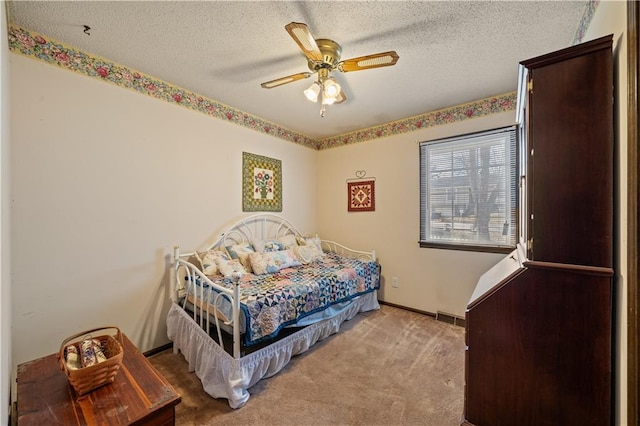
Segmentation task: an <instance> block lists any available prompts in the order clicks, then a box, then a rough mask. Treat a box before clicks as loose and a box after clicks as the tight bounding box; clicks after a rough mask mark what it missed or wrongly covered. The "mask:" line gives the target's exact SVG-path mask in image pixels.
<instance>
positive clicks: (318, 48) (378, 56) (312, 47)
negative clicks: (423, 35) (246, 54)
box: [260, 22, 399, 117]
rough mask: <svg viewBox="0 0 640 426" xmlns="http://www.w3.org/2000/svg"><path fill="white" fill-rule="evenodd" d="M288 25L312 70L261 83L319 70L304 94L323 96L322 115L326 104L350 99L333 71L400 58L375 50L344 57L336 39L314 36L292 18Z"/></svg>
mask: <svg viewBox="0 0 640 426" xmlns="http://www.w3.org/2000/svg"><path fill="white" fill-rule="evenodd" d="M285 29H286V30H287V32H288V33H289V35H291V37H292V38H293V39H294V40H295V42H296V43H297V44H298V46H300V49H302V52H303V53H304V55H305V56H306V57H307V61H308V63H307V65H308V66H309V69H310V70H311V71H310V72H309V71H307V72H300V73H297V74H292V75H288V76H286V77H280V78H277V79H275V80H271V81H267V82H264V83H262V84H261V85H260V86H262V87H263V88H265V89H272V88H274V87H278V86H282V85H283V84H287V83H292V82H294V81H298V80H302V79H305V78H309V77H311V76H312V75H313V74H316V73H317V74H318V79H317V81H315V82H314V83H313V84H312V85H311V86H310V87H309V88H308V89H306V90H305V91H304V94H305V96H306V97H307V99H309V100H310V101H312V102H317V101H318V97H320V99H321V104H322V108H321V110H320V116H321V117H324V114H325V106H326V105H332V104H334V103H341V102H344V101H345V100H346V99H347V97H346V95H345V94H344V92H343V90H342V88H341V87H340V85H339V84H338V82H337V81H336V80H335V78H334V77H332V76H331V72H332V71H335V70H338V71H340V72H351V71H361V70H368V69H371V68H379V67H389V66H392V65H395V64H396V62H398V58H399V56H398V54H397V53H396V52H395V51H389V52H382V53H375V54H373V55H366V56H359V57H357V58H351V59H345V60H342V61H341V60H340V55H341V53H342V47H340V45H339V44H338V43H336V42H335V41H333V40H329V39H326V38H319V39H314V38H313V36H312V35H311V32H310V31H309V28H308V27H307V25H306V24H302V23H298V22H291V23H290V24H288V25H285Z"/></svg>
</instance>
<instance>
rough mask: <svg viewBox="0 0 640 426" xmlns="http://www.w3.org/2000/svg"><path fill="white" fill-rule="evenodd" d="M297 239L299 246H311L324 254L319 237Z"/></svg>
mask: <svg viewBox="0 0 640 426" xmlns="http://www.w3.org/2000/svg"><path fill="white" fill-rule="evenodd" d="M297 239H298V244H300V245H301V246H309V245H313V246H316V247H317V249H318V250H320V252H321V253H324V251H322V243H321V241H320V238H319V237H298V238H297Z"/></svg>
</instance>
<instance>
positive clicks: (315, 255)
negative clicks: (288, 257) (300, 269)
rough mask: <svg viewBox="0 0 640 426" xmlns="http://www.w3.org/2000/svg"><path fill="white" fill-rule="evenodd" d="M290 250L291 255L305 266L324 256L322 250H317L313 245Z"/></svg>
mask: <svg viewBox="0 0 640 426" xmlns="http://www.w3.org/2000/svg"><path fill="white" fill-rule="evenodd" d="M291 250H293V253H294V254H295V255H296V256H297V257H298V259H300V262H302V263H303V264H305V265H306V264H307V263H311V262H315V261H316V260H318V259H321V258H322V256H324V253H323V252H322V250H318V247H316V246H315V245H308V246H295V247H293V248H292V249H291Z"/></svg>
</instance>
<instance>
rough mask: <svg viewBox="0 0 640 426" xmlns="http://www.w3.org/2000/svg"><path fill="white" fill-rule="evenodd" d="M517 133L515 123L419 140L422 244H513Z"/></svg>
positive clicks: (515, 231)
mask: <svg viewBox="0 0 640 426" xmlns="http://www.w3.org/2000/svg"><path fill="white" fill-rule="evenodd" d="M516 135H517V132H516V127H515V126H512V127H508V128H501V129H495V130H491V131H486V132H481V133H473V134H469V135H464V136H459V137H453V138H447V139H440V140H435V141H428V142H421V143H420V245H421V246H426V247H432V246H433V247H439V246H447V247H450V248H468V249H471V248H472V247H477V248H479V249H483V248H484V249H490V248H502V249H504V248H511V247H514V246H515V244H516V239H517V235H518V230H517V202H518V196H517V195H518V194H517V188H518V186H517V185H518V184H517V182H518V178H517V164H518V163H517V152H516V151H517V149H516V146H517V141H516V137H517V136H516Z"/></svg>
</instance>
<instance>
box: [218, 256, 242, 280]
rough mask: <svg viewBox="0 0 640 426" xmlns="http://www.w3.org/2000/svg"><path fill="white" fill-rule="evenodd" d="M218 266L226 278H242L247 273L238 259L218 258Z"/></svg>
mask: <svg viewBox="0 0 640 426" xmlns="http://www.w3.org/2000/svg"><path fill="white" fill-rule="evenodd" d="M216 265H217V266H218V271H220V273H221V274H222V275H223V276H224V277H225V278H233V277H241V276H242V275H244V274H246V273H247V271H246V270H245V269H244V267H243V266H242V264H241V263H240V261H239V260H238V259H222V258H216Z"/></svg>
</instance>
